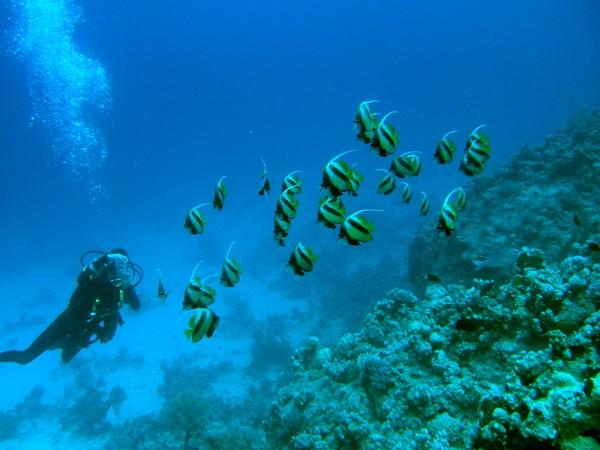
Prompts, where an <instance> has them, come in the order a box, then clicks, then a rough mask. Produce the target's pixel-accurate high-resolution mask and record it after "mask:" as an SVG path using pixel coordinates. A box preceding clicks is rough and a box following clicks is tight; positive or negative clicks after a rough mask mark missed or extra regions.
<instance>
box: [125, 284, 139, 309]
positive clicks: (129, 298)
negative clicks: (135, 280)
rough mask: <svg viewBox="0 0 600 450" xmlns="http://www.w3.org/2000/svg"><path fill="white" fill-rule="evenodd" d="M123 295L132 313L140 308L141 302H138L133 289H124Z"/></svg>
mask: <svg viewBox="0 0 600 450" xmlns="http://www.w3.org/2000/svg"><path fill="white" fill-rule="evenodd" d="M124 294H125V302H126V303H127V304H128V305H129V307H130V308H131V309H133V310H134V311H137V310H138V309H140V307H141V306H142V302H141V301H140V298H139V297H138V295H137V292H135V288H132V287H130V288H128V289H125V292H124Z"/></svg>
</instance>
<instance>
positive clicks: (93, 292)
mask: <svg viewBox="0 0 600 450" xmlns="http://www.w3.org/2000/svg"><path fill="white" fill-rule="evenodd" d="M99 261H102V258H100V260H99ZM94 264H96V263H94ZM125 303H127V304H128V305H129V306H130V307H131V308H132V309H134V310H138V309H139V308H140V299H139V297H138V296H137V293H136V292H135V289H134V288H133V287H129V288H125V289H119V288H117V287H115V286H114V285H113V284H112V283H111V282H110V281H109V280H108V279H107V278H106V277H105V276H102V275H98V276H96V275H95V274H93V273H92V272H91V271H89V270H88V268H87V267H86V268H85V269H84V270H83V271H82V272H81V273H80V274H79V277H78V278H77V287H76V288H75V291H74V292H73V295H71V300H70V301H69V306H67V309H65V310H64V311H63V312H62V313H60V315H59V316H58V317H57V318H56V319H55V320H54V322H52V323H51V324H50V325H49V326H48V328H46V329H45V330H44V331H43V332H42V334H40V335H39V336H38V337H37V338H36V339H35V340H34V341H33V343H32V344H31V345H30V346H29V347H28V348H27V349H26V350H23V351H19V350H9V351H6V352H2V353H0V362H16V363H19V364H27V363H29V362H31V361H33V360H34V359H35V358H37V357H38V356H40V355H41V354H42V353H43V352H45V351H46V350H49V349H54V348H62V360H63V362H69V361H70V360H71V359H73V357H74V356H75V355H76V354H77V353H78V352H79V350H81V349H82V348H85V347H87V346H88V345H90V344H91V343H92V342H95V341H96V340H100V342H108V341H110V340H111V339H112V337H113V336H114V334H115V331H116V330H117V326H118V325H120V324H122V323H123V319H122V318H121V314H120V313H119V308H120V307H121V306H122V305H123V304H125ZM93 335H96V339H94V340H92V336H93Z"/></svg>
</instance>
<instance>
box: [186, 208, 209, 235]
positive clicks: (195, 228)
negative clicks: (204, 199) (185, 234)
mask: <svg viewBox="0 0 600 450" xmlns="http://www.w3.org/2000/svg"><path fill="white" fill-rule="evenodd" d="M206 205H208V203H202V204H201V205H198V206H195V207H193V208H192V209H190V210H189V211H188V213H187V215H186V217H185V223H184V224H183V227H184V228H185V229H186V230H188V231H189V232H190V233H191V234H201V233H203V232H204V227H205V226H206V218H205V217H204V214H202V211H201V209H200V208H202V207H203V206H206Z"/></svg>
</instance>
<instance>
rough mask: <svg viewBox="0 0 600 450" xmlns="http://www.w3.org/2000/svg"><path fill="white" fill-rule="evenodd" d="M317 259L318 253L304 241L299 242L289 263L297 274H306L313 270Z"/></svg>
mask: <svg viewBox="0 0 600 450" xmlns="http://www.w3.org/2000/svg"><path fill="white" fill-rule="evenodd" d="M316 261H317V255H316V253H315V252H314V251H313V250H312V249H311V248H309V247H306V246H305V245H304V244H302V242H298V244H296V247H294V250H293V251H292V254H291V256H290V259H289V261H288V265H289V266H290V267H291V268H292V269H293V271H294V273H295V274H296V275H300V276H304V273H305V272H312V270H313V267H314V264H315V262H316Z"/></svg>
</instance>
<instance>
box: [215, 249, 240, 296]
mask: <svg viewBox="0 0 600 450" xmlns="http://www.w3.org/2000/svg"><path fill="white" fill-rule="evenodd" d="M233 244H235V241H233V242H232V243H231V244H229V249H227V255H225V262H223V267H222V268H221V278H220V282H221V285H222V286H225V287H233V286H235V285H236V284H238V283H239V281H240V274H241V273H242V268H241V266H240V263H239V262H237V260H236V259H235V258H230V257H229V253H230V252H231V247H233Z"/></svg>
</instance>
